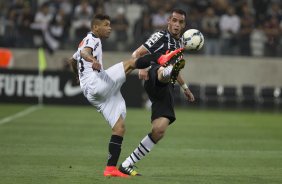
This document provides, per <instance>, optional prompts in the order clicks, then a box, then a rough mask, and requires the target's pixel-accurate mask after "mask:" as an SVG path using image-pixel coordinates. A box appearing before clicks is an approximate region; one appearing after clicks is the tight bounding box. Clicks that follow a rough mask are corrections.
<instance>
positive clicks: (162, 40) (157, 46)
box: [143, 30, 184, 54]
mask: <svg viewBox="0 0 282 184" xmlns="http://www.w3.org/2000/svg"><path fill="white" fill-rule="evenodd" d="M143 46H144V47H145V48H146V49H147V50H148V51H149V53H150V54H153V53H156V52H160V53H162V54H165V53H166V51H167V50H170V51H172V50H175V49H178V48H183V47H184V44H183V37H181V38H180V39H175V38H173V36H172V35H171V34H170V33H169V31H168V30H162V31H158V32H155V33H154V34H152V35H151V37H150V38H149V39H148V40H147V41H146V42H145V43H144V44H143Z"/></svg>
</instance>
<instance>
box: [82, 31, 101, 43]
mask: <svg viewBox="0 0 282 184" xmlns="http://www.w3.org/2000/svg"><path fill="white" fill-rule="evenodd" d="M85 38H86V39H90V40H93V41H100V38H99V37H97V36H96V35H95V34H94V33H92V32H89V33H87V35H86V37H85Z"/></svg>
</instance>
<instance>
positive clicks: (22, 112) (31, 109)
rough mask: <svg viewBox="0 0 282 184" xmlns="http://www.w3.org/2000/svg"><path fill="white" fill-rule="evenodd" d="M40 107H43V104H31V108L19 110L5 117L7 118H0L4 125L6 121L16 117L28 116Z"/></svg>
mask: <svg viewBox="0 0 282 184" xmlns="http://www.w3.org/2000/svg"><path fill="white" fill-rule="evenodd" d="M39 108H41V106H39V105H35V106H31V107H29V108H27V109H25V110H23V111H20V112H18V113H16V114H13V115H11V116H8V117H5V118H2V119H0V125H3V124H5V123H9V122H10V121H12V120H14V119H17V118H20V117H23V116H26V115H28V114H29V113H32V112H33V111H35V110H37V109H39Z"/></svg>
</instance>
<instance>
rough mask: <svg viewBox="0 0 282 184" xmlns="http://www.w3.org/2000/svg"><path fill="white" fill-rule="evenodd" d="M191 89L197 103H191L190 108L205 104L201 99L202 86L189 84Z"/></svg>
mask: <svg viewBox="0 0 282 184" xmlns="http://www.w3.org/2000/svg"><path fill="white" fill-rule="evenodd" d="M189 89H190V91H191V92H192V93H193V95H194V97H195V101H194V102H193V103H189V106H199V105H201V104H202V103H203V99H202V98H201V91H202V90H201V86H200V85H199V84H189Z"/></svg>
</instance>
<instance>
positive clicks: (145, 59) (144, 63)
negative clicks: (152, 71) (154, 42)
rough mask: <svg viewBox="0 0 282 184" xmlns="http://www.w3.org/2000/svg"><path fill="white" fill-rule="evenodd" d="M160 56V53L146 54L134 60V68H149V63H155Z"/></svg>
mask: <svg viewBox="0 0 282 184" xmlns="http://www.w3.org/2000/svg"><path fill="white" fill-rule="evenodd" d="M160 56H161V54H160V53H154V54H147V55H145V56H142V57H140V58H138V59H137V60H136V62H135V65H136V68H138V69H144V68H147V67H149V66H151V62H156V61H157V60H158V58H159V57H160Z"/></svg>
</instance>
